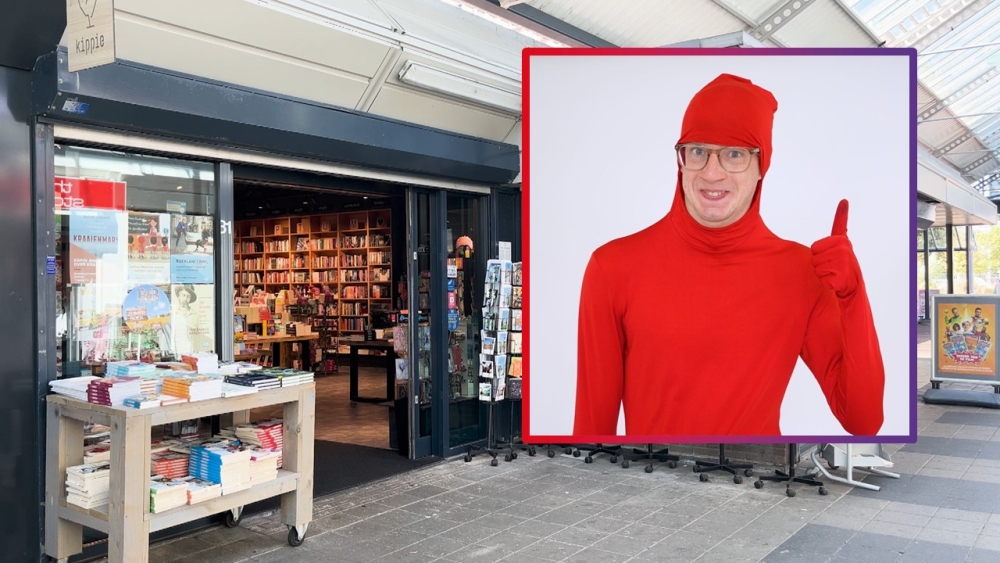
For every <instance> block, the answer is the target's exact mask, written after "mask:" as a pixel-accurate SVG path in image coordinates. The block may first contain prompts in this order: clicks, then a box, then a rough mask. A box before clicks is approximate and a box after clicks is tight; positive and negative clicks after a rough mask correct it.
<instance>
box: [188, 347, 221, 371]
mask: <svg viewBox="0 0 1000 563" xmlns="http://www.w3.org/2000/svg"><path fill="white" fill-rule="evenodd" d="M181 361H182V362H184V363H185V364H187V365H189V366H191V370H192V371H196V372H198V373H217V372H218V371H219V356H217V355H215V354H212V353H209V352H195V353H193V354H185V355H183V356H181Z"/></svg>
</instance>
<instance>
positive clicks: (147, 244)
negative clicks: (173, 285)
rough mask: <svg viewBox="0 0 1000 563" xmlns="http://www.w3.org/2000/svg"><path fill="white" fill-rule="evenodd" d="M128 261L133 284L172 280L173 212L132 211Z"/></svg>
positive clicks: (130, 213) (129, 275) (129, 274)
mask: <svg viewBox="0 0 1000 563" xmlns="http://www.w3.org/2000/svg"><path fill="white" fill-rule="evenodd" d="M128 261H129V267H128V281H129V283H130V284H133V285H143V284H149V285H169V284H170V215H168V214H166V213H140V212H136V211H130V212H129V214H128Z"/></svg>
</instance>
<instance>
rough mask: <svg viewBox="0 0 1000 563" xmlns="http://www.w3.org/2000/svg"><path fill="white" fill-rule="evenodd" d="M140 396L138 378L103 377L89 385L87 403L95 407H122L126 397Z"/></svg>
mask: <svg viewBox="0 0 1000 563" xmlns="http://www.w3.org/2000/svg"><path fill="white" fill-rule="evenodd" d="M139 394H140V392H139V378H138V377H103V378H99V379H94V380H91V381H90V383H89V384H88V385H87V401H89V402H91V403H94V404H95V405H105V406H109V407H120V406H122V405H123V404H124V403H125V398H126V397H131V396H132V395H139Z"/></svg>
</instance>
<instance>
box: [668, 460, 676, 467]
mask: <svg viewBox="0 0 1000 563" xmlns="http://www.w3.org/2000/svg"><path fill="white" fill-rule="evenodd" d="M667 467H669V468H670V469H676V468H677V462H676V461H674V460H670V461H668V462H667Z"/></svg>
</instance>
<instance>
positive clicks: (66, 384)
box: [49, 375, 100, 402]
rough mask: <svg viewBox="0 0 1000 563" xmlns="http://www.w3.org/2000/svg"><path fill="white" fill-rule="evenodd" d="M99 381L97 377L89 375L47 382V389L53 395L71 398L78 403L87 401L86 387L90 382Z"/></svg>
mask: <svg viewBox="0 0 1000 563" xmlns="http://www.w3.org/2000/svg"><path fill="white" fill-rule="evenodd" d="M95 379H100V378H99V377H93V376H90V375H85V376H81V377H70V378H67V379H57V380H55V381H50V382H49V388H50V389H52V392H53V393H57V394H59V395H65V396H67V397H71V398H73V399H76V400H78V401H84V402H86V400H87V387H88V386H89V385H90V382H91V381H93V380H95Z"/></svg>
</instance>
